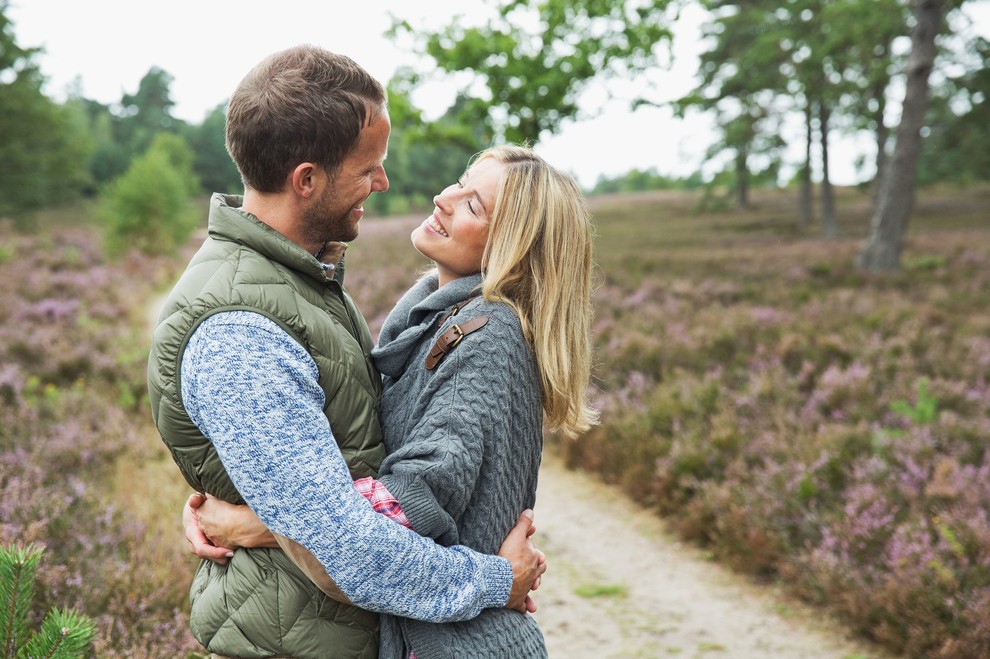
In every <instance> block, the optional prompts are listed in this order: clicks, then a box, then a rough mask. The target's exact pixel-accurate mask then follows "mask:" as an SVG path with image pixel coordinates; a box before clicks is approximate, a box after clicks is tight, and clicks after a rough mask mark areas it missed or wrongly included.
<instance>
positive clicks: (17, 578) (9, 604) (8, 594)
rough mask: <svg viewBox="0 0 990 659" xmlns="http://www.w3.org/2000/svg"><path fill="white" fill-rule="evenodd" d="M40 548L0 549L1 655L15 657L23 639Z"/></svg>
mask: <svg viewBox="0 0 990 659" xmlns="http://www.w3.org/2000/svg"><path fill="white" fill-rule="evenodd" d="M43 551H44V550H43V549H41V548H38V547H34V546H30V547H27V548H23V547H2V546H0V642H2V650H3V653H2V656H3V657H7V658H13V657H16V656H17V654H16V653H17V648H18V647H19V646H20V645H21V644H22V643H23V641H24V639H25V638H26V637H27V634H28V631H27V618H28V614H29V613H30V612H31V602H32V601H33V600H34V575H35V572H36V571H37V568H38V561H40V560H41V554H42V553H43Z"/></svg>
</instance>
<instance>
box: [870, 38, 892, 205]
mask: <svg viewBox="0 0 990 659" xmlns="http://www.w3.org/2000/svg"><path fill="white" fill-rule="evenodd" d="M882 49H883V50H882V51H881V52H880V53H879V54H878V55H877V58H878V59H881V58H886V57H887V52H888V50H889V49H888V48H887V46H882ZM873 100H875V101H876V102H877V111H876V113H875V114H874V116H875V119H874V121H875V122H876V124H877V130H876V136H877V159H876V168H877V172H876V175H875V176H874V177H873V185H872V186H871V193H872V196H873V203H874V204H876V202H877V197H878V196H879V195H880V182H881V181H883V175H884V173H885V170H886V169H887V138H888V137H889V136H890V131H889V130H888V129H887V123H886V121H884V114H885V113H886V112H887V94H886V85H885V84H881V83H877V84H876V85H875V86H874V87H873Z"/></svg>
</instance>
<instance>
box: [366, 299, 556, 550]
mask: <svg viewBox="0 0 990 659" xmlns="http://www.w3.org/2000/svg"><path fill="white" fill-rule="evenodd" d="M503 315H504V314H503ZM408 368H420V369H422V368H423V365H422V364H416V365H410V366H408ZM534 387H535V382H534V376H533V371H532V360H531V355H530V352H529V349H528V347H527V346H526V344H525V342H524V340H523V338H522V331H521V328H520V327H519V325H518V321H517V320H516V319H515V317H514V316H513V315H510V316H509V317H508V319H506V318H504V317H493V318H490V320H489V323H488V324H487V325H486V326H485V327H484V328H483V329H482V330H480V331H478V332H476V333H474V334H470V335H468V336H466V337H465V338H464V339H463V340H462V341H461V342H460V343H459V344H458V345H457V347H456V348H454V349H453V350H452V351H451V353H450V354H449V355H447V356H446V357H445V359H444V360H443V361H441V362H440V365H439V366H438V367H437V368H436V370H435V371H434V373H433V374H432V375H431V376H429V379H428V381H427V383H426V384H425V386H424V388H423V389H422V390H421V392H420V393H419V395H418V398H417V401H415V402H414V403H412V404H413V405H414V406H415V409H416V414H417V418H416V419H415V420H413V422H412V424H411V425H410V426H409V432H408V434H406V435H405V436H403V437H402V440H401V446H400V448H398V449H396V450H395V451H394V452H392V453H391V454H390V455H389V456H387V457H386V459H385V461H384V462H383V463H382V467H381V469H380V470H379V476H378V480H379V481H381V482H382V483H383V484H384V485H385V486H386V488H388V491H389V492H391V493H392V494H393V495H394V496H395V497H396V498H397V499H398V500H399V503H400V505H401V507H402V511H403V512H404V513H405V514H406V517H407V518H408V519H409V522H410V523H411V524H412V526H413V528H414V529H415V530H416V531H417V532H418V533H421V534H423V535H427V536H429V537H432V538H434V539H436V540H437V542H439V543H441V544H445V545H452V544H457V543H458V542H461V541H462V540H461V538H460V537H459V534H458V530H457V523H456V520H458V519H460V518H461V516H462V514H463V513H464V511H465V509H466V508H467V507H468V505H469V504H470V503H471V501H472V497H473V496H474V494H475V492H476V490H477V487H478V483H479V479H481V478H487V479H489V480H490V481H493V482H497V481H500V480H501V481H502V482H504V483H509V482H516V481H515V480H514V479H501V478H500V475H499V474H497V473H492V470H493V469H495V468H496V467H495V466H494V465H496V464H498V465H501V464H511V463H512V462H513V461H512V460H511V459H509V460H505V461H503V460H491V459H487V458H491V457H492V456H493V455H494V454H495V453H496V452H499V451H502V452H513V451H515V450H527V449H528V444H527V443H526V442H525V441H520V440H521V438H515V437H511V436H509V435H510V430H509V428H510V424H509V423H507V420H508V417H509V416H510V415H516V416H517V417H521V416H527V415H529V414H530V412H531V411H532V410H533V409H534V408H535V409H536V410H537V412H536V416H537V417H538V418H542V417H541V416H539V414H540V413H539V410H540V409H541V408H540V401H539V397H538V394H537V393H535V392H536V390H535V389H534ZM518 420H519V419H518V418H517V419H516V421H518ZM536 423H538V422H536ZM534 432H535V433H537V434H539V432H540V428H539V427H536V428H534ZM510 468H511V467H510ZM505 487H508V485H505ZM494 489H497V486H496V488H494ZM487 491H489V492H491V491H492V488H489V489H488V490H487ZM500 499H501V497H500ZM512 499H513V497H505V498H504V500H512ZM519 512H520V511H518V510H516V511H513V515H518V513H519Z"/></svg>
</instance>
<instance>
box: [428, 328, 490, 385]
mask: <svg viewBox="0 0 990 659" xmlns="http://www.w3.org/2000/svg"><path fill="white" fill-rule="evenodd" d="M487 322H488V316H477V317H475V318H472V319H471V320H469V321H467V322H465V323H461V324H460V325H451V326H450V328H449V329H448V330H447V331H446V332H444V333H443V334H441V335H440V338H438V339H437V341H436V343H434V344H433V347H432V348H430V354H428V355H427V356H426V370H428V371H432V370H433V369H434V368H436V366H437V364H439V363H440V360H442V359H443V358H444V357H446V356H447V353H448V352H450V351H451V350H453V349H454V347H455V346H456V345H457V344H458V343H460V342H461V339H463V338H464V337H465V336H467V335H468V334H470V333H471V332H477V331H478V330H480V329H481V328H482V327H484V326H485V324H486V323H487Z"/></svg>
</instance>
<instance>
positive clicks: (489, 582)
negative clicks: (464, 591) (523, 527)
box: [481, 554, 512, 609]
mask: <svg viewBox="0 0 990 659" xmlns="http://www.w3.org/2000/svg"><path fill="white" fill-rule="evenodd" d="M482 556H483V560H484V563H483V564H482V566H481V570H482V584H483V586H482V587H483V588H484V592H483V593H482V603H481V606H482V608H485V609H501V608H505V605H506V604H508V603H509V595H510V594H512V563H510V562H509V561H508V559H505V558H502V557H501V556H492V555H489V554H482Z"/></svg>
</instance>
